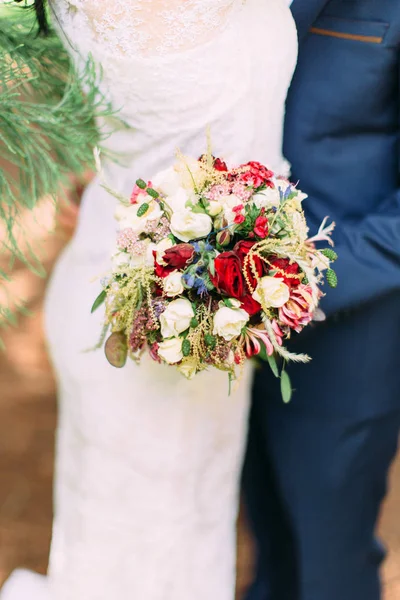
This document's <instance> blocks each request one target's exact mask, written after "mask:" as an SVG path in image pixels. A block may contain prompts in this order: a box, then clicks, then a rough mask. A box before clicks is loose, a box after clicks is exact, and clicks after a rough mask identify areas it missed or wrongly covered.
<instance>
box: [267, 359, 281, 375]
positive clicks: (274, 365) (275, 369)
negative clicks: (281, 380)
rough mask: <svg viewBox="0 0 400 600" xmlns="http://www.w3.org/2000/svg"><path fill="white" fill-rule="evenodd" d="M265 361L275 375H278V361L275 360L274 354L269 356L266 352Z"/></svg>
mask: <svg viewBox="0 0 400 600" xmlns="http://www.w3.org/2000/svg"><path fill="white" fill-rule="evenodd" d="M267 361H268V363H269V366H270V367H271V371H272V372H273V374H274V375H275V377H279V369H278V363H277V362H276V357H275V354H272V355H271V356H269V355H268V354H267Z"/></svg>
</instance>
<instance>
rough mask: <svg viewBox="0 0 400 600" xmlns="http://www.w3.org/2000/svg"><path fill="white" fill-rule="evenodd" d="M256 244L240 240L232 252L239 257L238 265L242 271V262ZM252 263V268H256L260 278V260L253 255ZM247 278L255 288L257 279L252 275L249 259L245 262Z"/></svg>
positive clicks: (261, 268) (261, 269) (261, 264)
mask: <svg viewBox="0 0 400 600" xmlns="http://www.w3.org/2000/svg"><path fill="white" fill-rule="evenodd" d="M256 243H257V242H248V241H246V240H242V241H240V242H238V243H237V244H236V245H235V247H234V249H233V252H234V253H235V254H236V255H237V256H238V257H239V260H240V265H241V267H242V269H243V271H244V261H245V258H246V256H247V255H248V253H249V251H250V248H252V246H254V244H256ZM253 263H254V266H255V268H256V272H257V274H258V276H259V277H262V276H263V274H264V270H265V269H264V263H263V261H262V260H261V258H260V257H259V256H256V255H254V254H253ZM246 274H247V277H248V278H249V281H250V285H251V286H252V287H253V288H255V287H256V286H257V279H256V278H255V277H254V275H253V271H252V269H251V264H250V259H249V260H248V261H247V273H246Z"/></svg>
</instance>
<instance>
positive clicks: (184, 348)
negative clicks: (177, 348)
mask: <svg viewBox="0 0 400 600" xmlns="http://www.w3.org/2000/svg"><path fill="white" fill-rule="evenodd" d="M190 350H191V344H190V340H188V339H187V338H186V339H185V340H183V342H182V354H183V356H189V354H190Z"/></svg>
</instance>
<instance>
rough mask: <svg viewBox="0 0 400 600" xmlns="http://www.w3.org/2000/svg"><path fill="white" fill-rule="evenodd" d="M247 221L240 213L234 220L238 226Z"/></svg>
mask: <svg viewBox="0 0 400 600" xmlns="http://www.w3.org/2000/svg"><path fill="white" fill-rule="evenodd" d="M245 220H246V217H245V216H244V215H241V214H240V213H238V214H237V215H236V217H235V218H234V219H233V222H234V223H236V225H240V224H241V223H243V221H245Z"/></svg>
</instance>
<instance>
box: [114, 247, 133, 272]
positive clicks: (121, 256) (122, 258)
mask: <svg viewBox="0 0 400 600" xmlns="http://www.w3.org/2000/svg"><path fill="white" fill-rule="evenodd" d="M111 260H112V266H113V271H114V272H115V271H121V270H122V269H124V268H127V267H129V264H130V260H131V256H130V254H128V253H127V252H124V251H123V250H119V251H118V252H116V253H115V254H114V255H113V256H112V258H111Z"/></svg>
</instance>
